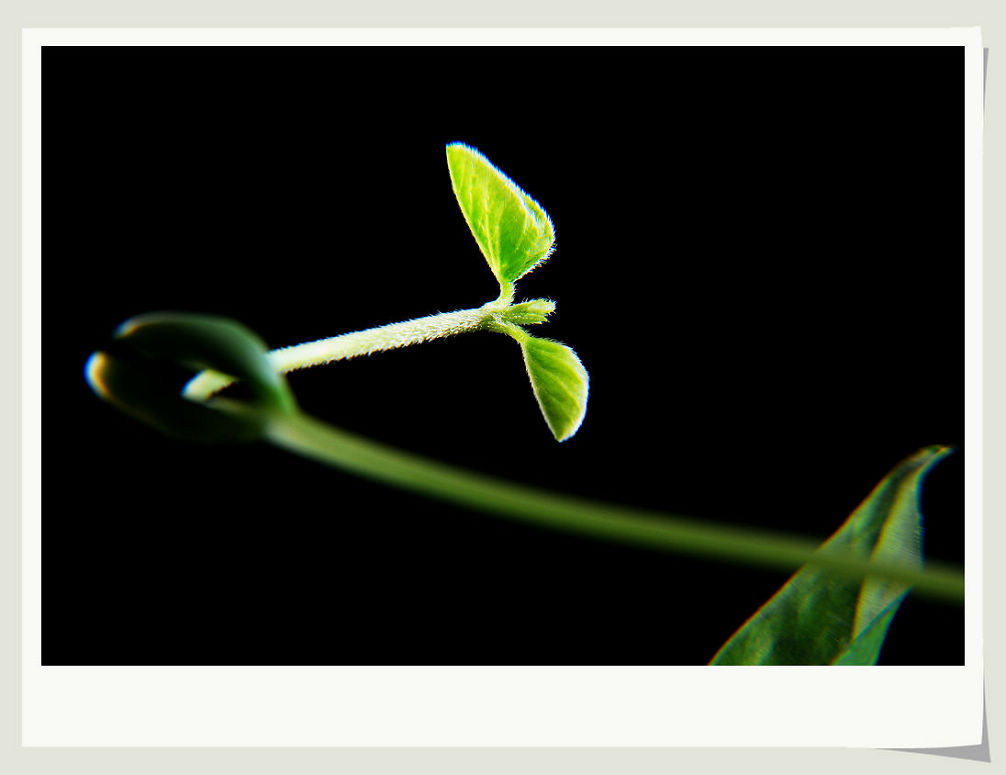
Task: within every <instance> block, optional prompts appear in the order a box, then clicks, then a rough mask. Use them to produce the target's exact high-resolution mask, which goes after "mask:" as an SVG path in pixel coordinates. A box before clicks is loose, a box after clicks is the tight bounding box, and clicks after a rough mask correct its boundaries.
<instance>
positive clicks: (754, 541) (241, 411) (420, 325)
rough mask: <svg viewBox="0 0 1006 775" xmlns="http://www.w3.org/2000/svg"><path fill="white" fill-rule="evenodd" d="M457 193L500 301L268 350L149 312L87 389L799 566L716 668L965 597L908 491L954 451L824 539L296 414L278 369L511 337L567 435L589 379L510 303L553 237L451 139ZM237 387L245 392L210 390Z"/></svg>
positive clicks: (426, 484) (164, 412)
mask: <svg viewBox="0 0 1006 775" xmlns="http://www.w3.org/2000/svg"><path fill="white" fill-rule="evenodd" d="M447 159H448V167H449V170H450V175H451V181H452V184H453V188H454V193H455V195H456V197H457V200H458V203H459V205H460V207H461V210H462V212H463V213H464V216H465V220H466V221H467V223H468V225H469V227H470V229H471V231H472V234H473V236H474V237H475V240H476V242H477V243H478V245H479V248H480V250H481V252H482V254H483V256H484V257H485V259H486V261H487V262H488V264H489V268H490V270H491V271H492V272H493V275H494V276H495V277H496V279H497V281H498V283H499V286H500V294H499V297H498V298H497V299H495V300H493V301H490V302H488V303H487V304H484V305H482V306H481V307H477V308H474V309H468V310H460V311H457V312H451V313H445V314H439V315H431V316H429V317H424V318H417V319H414V320H409V321H406V322H403V323H395V324H392V325H388V326H382V327H379V328H375V329H369V330H366V331H359V332H354V333H350V334H345V335H342V336H337V337H333V338H330V339H324V340H320V341H317V342H308V343H305V344H300V345H295V346H293V347H288V348H284V349H280V350H274V351H272V352H269V351H267V349H266V347H265V345H264V344H263V343H262V341H261V340H260V339H259V338H258V337H257V336H256V335H254V334H253V333H251V332H250V331H248V330H247V329H245V328H244V327H243V326H241V325H240V324H237V323H235V322H233V321H230V320H227V319H224V318H218V317H212V316H197V315H189V314H178V313H156V314H151V315H144V316H140V317H137V318H133V319H131V320H129V321H127V322H126V323H124V324H122V325H121V326H120V327H119V329H118V330H117V331H116V333H115V337H114V341H113V343H112V345H111V346H109V347H108V348H106V349H104V350H100V351H98V352H95V353H94V354H93V355H92V356H91V358H90V359H89V360H88V364H87V367H86V375H87V379H88V382H89V383H90V385H91V387H92V388H93V389H94V390H95V391H96V392H97V393H98V394H99V395H100V396H102V397H103V398H105V399H107V400H109V401H110V402H112V403H114V404H115V405H116V406H118V407H119V408H120V409H122V410H124V411H126V412H128V413H130V414H132V415H134V416H135V417H137V418H139V419H141V420H143V421H145V422H147V423H148V424H151V425H153V426H155V427H157V428H158V429H159V430H161V431H164V432H166V433H169V434H173V435H176V436H179V437H182V438H186V439H193V440H248V439H264V440H267V441H270V442H271V443H273V444H276V445H278V446H280V447H282V448H284V449H288V450H290V451H293V452H296V453H297V454H300V455H303V456H305V457H308V458H312V459H315V460H318V461H320V462H323V463H326V464H330V465H333V466H337V467H340V468H343V469H345V470H348V471H351V472H354V473H356V474H358V475H361V476H365V477H368V478H371V479H373V480H376V481H380V482H384V483H387V484H391V485H395V486H398V487H404V488H408V489H410V490H413V491H415V492H418V493H422V494H425V495H429V496H433V497H437V498H442V499H444V500H448V501H452V502H455V503H458V504H462V505H465V506H469V507H472V508H475V509H479V510H482V511H487V512H491V513H496V514H499V515H503V516H507V517H511V518H517V519H522V520H525V521H529V522H532V523H536V524H539V525H542V526H546V527H550V528H555V529H563V530H569V531H575V532H579V533H583V534H587V535H592V536H595V537H600V538H605V539H609V540H617V541H622V542H627V543H634V544H640V545H645V546H650V547H656V548H661V549H665V550H668V551H673V552H680V553H690V554H695V555H700V556H705V557H710V558H717V559H720V560H727V561H732V562H739V563H747V564H751V565H759V566H766V567H776V568H787V569H789V568H797V567H800V566H803V567H802V568H801V569H800V570H799V571H798V572H797V574H796V575H795V576H794V577H793V578H792V579H791V580H790V582H788V583H787V585H786V586H785V587H783V589H782V590H780V592H779V593H778V594H777V595H776V596H775V597H774V598H773V599H772V600H771V601H769V603H767V604H766V605H765V606H763V607H762V609H760V610H759V612H757V613H756V615H755V616H754V617H752V619H751V620H749V621H748V623H747V624H745V625H744V626H743V627H742V628H741V630H739V631H738V633H737V634H736V635H735V636H734V637H733V638H732V639H731V640H730V641H729V642H728V643H727V644H726V645H725V646H724V647H723V649H721V650H720V652H719V653H718V654H717V655H716V657H715V659H714V662H715V663H717V664H725V663H732V664H769V663H771V664H836V663H840V664H853V663H854V664H872V663H874V662H875V661H876V658H877V654H878V653H879V649H880V645H881V644H882V642H883V639H884V636H885V634H886V631H887V627H888V625H889V623H890V620H891V617H892V616H893V614H894V612H895V611H896V609H897V606H898V605H899V604H900V602H901V600H902V599H903V598H904V596H905V594H907V591H908V590H909V589H910V588H914V589H915V590H916V591H917V592H918V593H919V594H924V595H929V596H932V597H938V598H944V599H951V600H955V601H958V602H959V601H961V600H962V598H963V583H962V580H961V574H960V572H959V570H957V569H954V568H947V567H938V566H935V565H930V566H929V567H926V568H923V567H922V561H921V547H920V544H919V540H918V531H919V528H920V519H921V517H920V514H919V509H918V490H919V487H920V484H921V481H922V479H923V477H924V476H925V474H926V472H927V471H928V470H929V469H930V468H931V467H932V465H934V464H935V463H936V462H937V461H938V460H940V459H941V458H942V457H944V456H945V455H946V454H947V453H948V452H949V450H948V449H947V448H945V447H928V448H926V449H923V450H921V451H920V452H918V453H916V454H915V455H914V456H912V457H910V458H908V459H907V460H906V461H904V462H903V463H901V464H900V465H899V466H897V467H896V468H895V469H894V470H893V471H892V472H891V473H890V474H888V476H887V477H885V478H884V480H883V481H882V482H881V483H880V484H879V485H878V487H877V488H876V489H875V490H874V492H873V493H872V494H871V495H870V496H869V497H868V498H867V500H866V501H864V503H863V505H862V506H860V508H859V509H857V510H856V511H855V512H854V513H853V515H852V516H850V518H849V520H848V521H847V522H846V524H845V525H844V526H843V527H842V528H841V529H840V530H839V532H838V533H836V534H835V536H833V537H832V538H831V539H830V540H829V541H827V542H826V543H825V544H824V545H823V546H821V547H820V548H819V547H818V546H817V543H816V542H814V541H810V540H806V539H802V538H796V537H791V536H785V535H777V534H772V533H769V532H767V531H761V530H756V529H748V528H738V527H731V526H725V525H715V524H709V523H705V522H699V521H696V520H690V519H685V518H681V517H674V516H670V515H666V514H658V513H653V512H647V511H643V510H639V509H630V508H626V507H622V506H616V505H611V504H602V503H595V502H590V501H587V500H583V499H579V498H574V497H570V496H566V495H559V494H556V493H551V492H546V491H542V490H537V489H533V488H530V487H525V486H521V485H517V484H513V483H509V482H504V481H501V480H497V479H494V478H492V477H488V476H484V475H481V474H476V473H473V472H469V471H465V470H461V469H458V468H454V467H451V466H446V465H443V464H440V463H437V462H434V461H430V460H427V459H424V458H421V457H419V456H416V455H412V454H408V453H405V452H402V451H400V450H395V449H392V448H389V447H386V446H383V445H380V444H376V443H374V442H372V441H369V440H367V439H364V438H361V437H359V436H355V435H353V434H350V433H347V432H345V431H342V430H340V429H337V428H333V427H331V426H329V425H326V424H324V423H321V422H319V421H318V420H316V419H314V418H311V417H309V416H307V415H306V414H305V413H303V412H302V411H301V410H300V409H299V408H298V406H297V403H296V401H295V400H294V397H293V395H292V393H291V391H290V389H289V387H288V385H287V383H286V380H285V379H284V378H283V376H282V374H283V373H285V372H289V371H292V370H295V369H300V368H305V367H308V366H314V365H319V364H324V363H331V362H333V361H337V360H341V359H346V358H352V357H355V356H358V355H363V354H367V353H373V352H377V351H380V350H388V349H393V348H397V347H403V346H406V345H411V344H418V343H421V342H424V341H428V340H431V339H436V338H440V337H444V336H451V335H456V334H461V333H464V332H467V331H477V330H489V331H496V332H499V333H504V334H507V335H508V336H510V337H512V338H513V339H514V340H515V341H517V343H518V344H519V345H520V347H521V351H522V354H523V357H524V363H525V366H526V369H527V372H528V375H529V377H530V380H531V385H532V389H533V392H534V395H535V398H536V399H537V401H538V404H539V407H540V408H541V411H542V414H543V416H544V418H545V420H546V422H547V423H548V426H549V428H550V429H551V431H552V433H553V435H554V436H555V438H556V439H557V440H559V441H563V440H565V439H568V438H569V437H571V436H572V435H573V434H574V433H576V431H577V429H578V428H579V427H580V424H581V422H582V420H583V417H584V414H585V411H586V402H587V392H588V376H587V372H586V370H585V369H584V367H583V365H582V364H581V362H580V360H579V358H578V357H577V356H576V354H575V353H574V352H573V350H571V349H570V348H569V347H567V346H566V345H564V344H560V343H558V342H553V341H551V340H548V339H542V338H540V337H536V336H533V335H531V334H530V333H528V332H527V330H526V329H525V327H526V326H531V325H537V324H540V323H543V322H545V320H546V319H547V317H548V315H549V314H551V312H552V311H553V310H554V309H555V305H554V303H553V302H551V301H549V300H547V299H534V300H531V301H525V302H518V303H515V302H514V285H515V283H516V282H517V280H519V279H520V278H521V277H523V276H524V275H525V274H527V273H528V272H529V271H531V270H532V269H534V268H535V267H536V266H537V265H538V264H540V263H541V262H542V261H544V260H545V259H547V258H548V256H549V255H550V253H551V251H552V248H553V245H554V241H555V235H554V230H553V227H552V223H551V220H550V219H549V217H548V215H547V214H546V213H545V211H544V210H543V209H542V207H541V206H540V205H539V204H538V203H537V202H535V201H534V200H533V199H532V198H531V197H529V196H528V195H527V194H526V193H525V192H524V191H522V190H521V189H520V188H519V187H517V185H516V184H514V183H513V182H512V181H511V180H510V179H509V178H507V177H506V176H505V175H504V174H503V173H502V172H500V171H499V170H498V169H496V168H495V167H494V166H493V165H492V164H490V163H489V161H488V160H487V159H486V158H485V157H484V156H483V155H482V154H481V153H479V152H478V151H476V150H474V149H472V148H470V147H468V146H465V145H462V144H460V143H455V144H452V145H449V146H448V147H447ZM164 361H167V362H170V363H174V364H177V365H181V366H184V367H185V368H187V369H189V370H192V371H197V372H198V373H197V374H196V376H195V377H194V378H192V379H191V380H190V381H189V382H188V383H187V385H186V386H185V388H184V390H183V391H182V393H181V394H179V393H178V392H177V391H176V390H174V389H173V388H170V387H166V386H165V385H164V384H163V382H162V381H161V380H159V379H158V378H157V377H156V376H155V371H156V368H153V367H155V366H156V364H157V363H158V362H164ZM238 380H240V381H242V382H244V383H245V384H246V385H247V387H248V389H249V391H250V393H251V398H250V399H246V400H238V399H236V398H231V397H228V396H226V395H220V393H221V392H222V391H223V390H224V389H225V388H226V387H227V386H228V385H230V384H231V383H233V382H235V381H238Z"/></svg>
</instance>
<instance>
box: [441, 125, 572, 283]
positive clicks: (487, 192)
mask: <svg viewBox="0 0 1006 775" xmlns="http://www.w3.org/2000/svg"><path fill="white" fill-rule="evenodd" d="M447 166H448V168H449V169H450V173H451V185H452V186H453V187H454V195H455V196H456V197H457V199H458V204H459V205H460V206H461V212H462V213H464V216H465V220H466V221H467V222H468V227H469V228H470V229H471V230H472V234H473V235H474V237H475V241H476V242H477V243H478V245H479V249H480V250H481V251H482V255H484V256H485V257H486V261H488V262H489V268H490V269H491V270H492V273H493V274H494V275H495V276H496V279H497V280H499V282H500V284H501V285H503V284H504V283H506V284H509V283H513V282H515V281H516V280H517V279H518V278H520V277H522V276H523V275H525V274H527V273H528V272H530V271H531V270H532V269H534V268H535V267H536V266H537V265H538V264H539V263H541V262H542V261H544V260H545V259H546V258H548V256H549V255H550V254H551V252H552V246H553V245H554V243H555V232H554V230H553V229H552V221H551V220H550V219H549V217H548V214H547V213H546V212H545V211H544V210H543V209H542V207H541V205H539V204H538V203H537V202H536V201H534V200H533V199H532V198H531V197H529V196H528V195H527V194H526V193H524V191H522V190H521V189H520V188H519V187H518V186H517V184H516V183H514V182H513V181H512V180H510V178H508V177H507V176H506V175H504V174H503V173H502V172H500V171H499V170H498V169H497V168H496V167H495V166H493V164H492V163H491V162H490V161H489V160H488V159H487V158H486V157H485V156H483V155H482V154H481V153H479V152H478V151H477V150H475V149H474V148H471V147H469V146H467V145H464V144H463V143H451V144H450V145H448V146H447Z"/></svg>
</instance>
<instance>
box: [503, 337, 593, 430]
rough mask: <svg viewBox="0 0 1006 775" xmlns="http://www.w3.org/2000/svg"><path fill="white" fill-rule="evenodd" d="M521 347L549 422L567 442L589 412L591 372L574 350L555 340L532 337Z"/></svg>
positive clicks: (546, 419)
mask: <svg viewBox="0 0 1006 775" xmlns="http://www.w3.org/2000/svg"><path fill="white" fill-rule="evenodd" d="M520 347H521V351H522V352H523V353H524V365H525V366H527V373H528V376H529V377H531V389H532V390H533V391H534V397H535V398H536V399H538V406H540V407H541V413H542V414H543V415H545V422H547V423H548V427H549V428H550V429H551V430H552V435H554V436H555V438H556V440H557V441H565V440H566V439H568V438H569V437H570V436H572V435H573V434H574V433H576V431H577V429H579V427H580V423H582V422H583V416H584V415H585V414H586V412H587V390H588V386H589V379H588V377H587V370H586V369H585V368H584V367H583V364H582V363H580V359H579V358H578V357H576V353H575V352H573V350H572V349H570V348H569V347H567V346H566V345H564V344H560V343H559V342H553V341H552V340H551V339H539V338H538V337H536V336H530V335H528V336H527V338H526V339H522V340H521V343H520Z"/></svg>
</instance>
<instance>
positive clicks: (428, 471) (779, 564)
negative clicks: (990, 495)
mask: <svg viewBox="0 0 1006 775" xmlns="http://www.w3.org/2000/svg"><path fill="white" fill-rule="evenodd" d="M266 436H267V438H268V439H269V440H270V441H272V442H273V443H275V444H277V445H278V446H280V447H283V448H284V449H288V450H290V451H292V452H295V453H297V454H300V455H302V456H304V457H308V458H312V459H314V460H317V461H320V462H323V463H327V464H329V465H333V466H337V467H339V468H342V469H345V470H348V471H352V472H353V473H356V474H359V475H361V476H364V477H367V478H370V479H373V480H376V481H379V482H383V483H386V484H391V485H395V486H398V487H402V488H405V489H408V490H413V491H415V492H419V493H422V494H425V495H429V496H433V497H436V498H440V499H443V500H446V501H450V502H453V503H457V504H460V505H462V506H467V507H472V508H476V509H479V510H482V511H488V512H493V513H496V514H498V515H502V516H506V517H511V518H516V519H519V520H522V521H525V522H529V523H533V524H537V525H541V526H545V527H550V528H555V529H560V530H566V531H571V532H575V533H580V534H584V535H589V536H593V537H597V538H606V539H612V540H617V541H619V542H622V543H629V544H636V545H642V546H647V547H651V548H656V549H663V550H666V551H672V552H677V553H682V554H694V555H700V556H706V557H714V558H717V559H720V560H728V561H734V562H742V563H746V564H748V565H756V566H763V567H769V568H779V569H785V570H793V569H795V568H797V567H799V566H801V565H804V564H807V563H808V562H812V563H813V564H814V565H816V566H818V567H821V568H826V569H828V570H829V571H831V572H834V573H836V574H840V575H843V576H846V577H851V578H864V577H866V576H877V577H882V578H886V579H889V580H891V581H895V582H900V583H904V584H908V585H912V586H913V587H914V590H915V592H917V593H918V594H921V595H925V596H928V597H931V598H938V599H944V600H950V601H953V602H957V603H961V602H963V600H964V581H963V577H962V575H961V573H960V572H959V570H956V569H953V568H950V567H947V566H941V565H938V564H936V563H931V564H929V565H927V567H926V569H925V570H919V569H916V568H910V567H906V566H904V565H898V564H892V563H879V562H876V561H870V560H866V559H860V558H857V557H854V556H852V555H849V554H844V553H843V554H839V553H830V554H829V553H821V552H818V551H817V550H818V548H819V545H818V543H817V542H815V541H812V540H805V539H798V538H791V537H787V536H780V535H777V534H774V533H771V532H768V531H761V530H752V529H748V528H741V527H729V526H724V525H719V524H716V525H710V524H706V523H703V522H698V521H695V520H689V519H685V518H681V517H676V516H670V515H666V514H660V513H656V512H650V511H644V510H641V509H632V508H627V507H624V506H618V505H615V504H605V503H597V502H592V501H588V500H584V499H580V498H574V497H572V496H566V495H560V494H557V493H552V492H548V491H544V490H538V489H536V488H532V487H527V486H523V485H518V484H514V483H511V482H506V481H503V480H500V479H495V478H493V477H490V476H485V475H482V474H476V473H473V472H470V471H465V470H463V469H459V468H455V467H453V466H448V465H446V464H442V463H438V462H435V461H431V460H428V459H425V458H422V457H419V456H416V455H412V454H409V453H407V452H403V451H401V450H396V449H393V448H391V447H386V446H384V445H381V444H377V443H375V442H372V441H369V440H367V439H364V438H362V437H359V436H356V435H353V434H350V433H347V432H346V431H343V430H339V429H337V428H333V427H331V426H328V425H326V424H325V423H322V422H320V421H318V420H315V419H313V418H311V417H308V416H306V415H304V414H302V413H300V412H294V413H291V414H286V415H282V416H277V417H275V418H274V419H273V420H272V421H271V422H270V424H269V425H268V426H267V429H266Z"/></svg>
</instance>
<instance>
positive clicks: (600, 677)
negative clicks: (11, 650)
mask: <svg viewBox="0 0 1006 775" xmlns="http://www.w3.org/2000/svg"><path fill="white" fill-rule="evenodd" d="M61 45H87V46H119V45H131V46H132V45H163V46H176V45H223V46H228V45H241V46H301V45H325V46H350V45H353V46H378V45H381V46H388V45H423V46H445V45H446V46H451V45H464V46H469V45H486V46H492V45H507V46H509V45H549V46H555V45H559V46H562V45H576V46H632V45H660V46H707V45H722V46H804V45H818V46H851V45H856V46H859V45H868V46H880V45H883V46H961V47H963V48H964V50H965V114H966V115H965V117H964V120H965V176H966V177H965V292H966V307H965V308H966V320H965V390H966V407H965V433H966V435H967V440H968V456H967V460H966V461H965V504H966V507H965V582H966V588H967V596H966V603H965V664H964V665H963V666H959V667H926V668H917V667H869V668H856V667H772V668H768V667H751V668H745V667H739V668H738V667H733V668H731V667H718V668H710V667H659V666H653V667H625V666H621V667H619V666H615V667H458V666H455V667H195V668H194V667H43V666H42V664H41V559H42V542H41V496H42V484H41V395H42V391H41V346H42V342H41V302H42V295H41V291H42V288H41V50H42V47H43V46H61ZM982 77H983V50H982V41H981V34H980V30H979V29H978V28H952V29H762V30H746V29H704V30H672V29H501V28H497V29H394V28H389V29H337V30H325V29H285V30H269V29H28V30H23V31H22V309H23V312H22V315H23V320H22V326H23V329H22V336H23V339H22V390H23V393H22V397H23V405H22V416H23V436H22V461H23V469H22V488H23V493H22V509H23V510H22V744H23V745H27V746H422V747H427V746H752V747H762V746H848V747H897V748H922V747H951V746H962V745H976V744H978V743H980V741H981V729H982V711H983V705H982V685H983V673H982V670H983V663H982V626H981V612H982V585H981V580H982V565H981V563H982V537H981V530H982V522H981V520H982V513H983V511H982V480H981V472H982V465H983V460H982V416H981V407H982V377H983V374H982V220H981V219H982V204H981V203H982V166H981V164H982V161H981V159H982V152H981V148H982Z"/></svg>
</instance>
